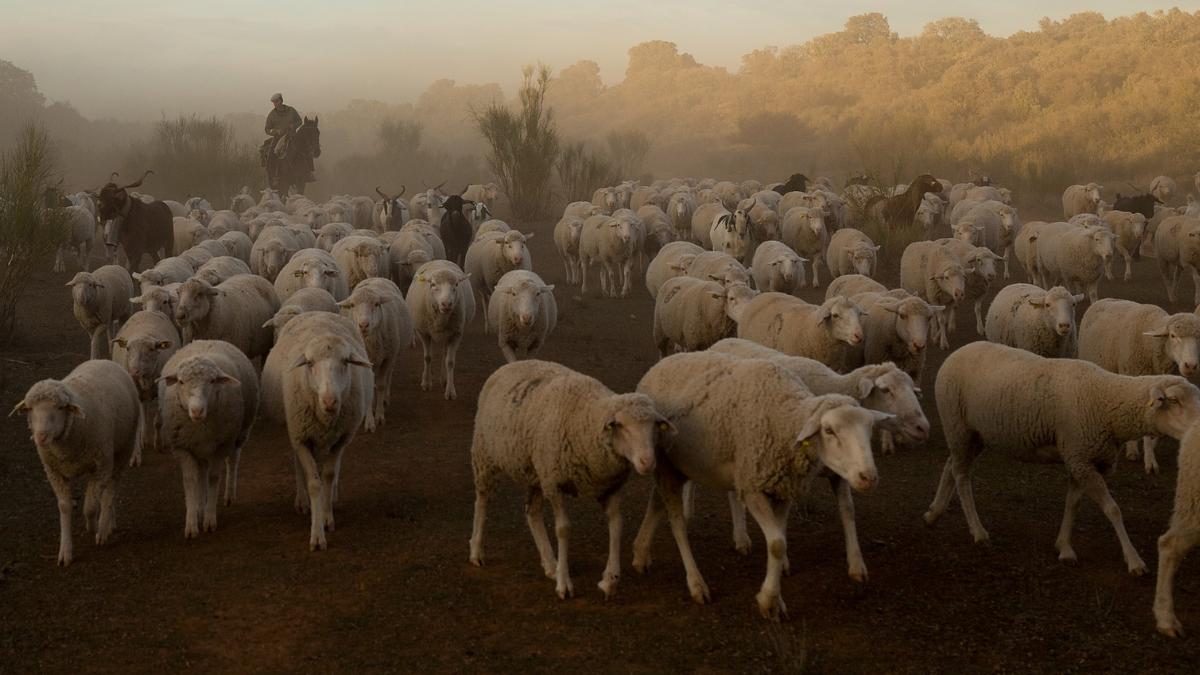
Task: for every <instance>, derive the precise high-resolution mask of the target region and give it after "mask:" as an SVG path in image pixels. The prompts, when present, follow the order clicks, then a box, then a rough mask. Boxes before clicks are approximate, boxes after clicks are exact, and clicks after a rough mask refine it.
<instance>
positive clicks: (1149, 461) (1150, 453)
mask: <svg viewBox="0 0 1200 675" xmlns="http://www.w3.org/2000/svg"><path fill="white" fill-rule="evenodd" d="M1143 440H1144V441H1145V445H1146V473H1158V459H1157V458H1156V457H1155V456H1154V449H1155V448H1156V447H1158V436H1146V437H1145V439H1143ZM1134 443H1135V444H1136V443H1137V441H1134Z"/></svg>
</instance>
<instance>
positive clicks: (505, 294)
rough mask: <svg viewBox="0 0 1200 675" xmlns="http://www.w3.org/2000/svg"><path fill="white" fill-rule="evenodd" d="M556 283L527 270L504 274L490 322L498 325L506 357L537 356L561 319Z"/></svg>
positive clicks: (493, 300) (493, 294) (496, 292)
mask: <svg viewBox="0 0 1200 675" xmlns="http://www.w3.org/2000/svg"><path fill="white" fill-rule="evenodd" d="M553 291H554V286H547V285H546V283H545V282H543V281H542V278H541V277H539V276H538V275H536V274H534V273H533V272H530V271H527V270H513V271H511V272H508V273H506V274H505V275H504V276H502V277H500V281H499V283H497V284H496V290H495V292H494V293H492V301H491V302H490V303H489V304H488V308H487V311H488V313H489V314H490V316H489V317H488V323H489V324H491V325H492V327H494V328H495V329H496V335H497V339H498V341H499V343H500V351H501V352H503V353H504V360H505V361H507V362H508V363H512V362H513V361H516V360H518V359H526V358H529V359H535V358H537V353H538V350H539V349H541V347H542V345H543V344H545V343H546V338H547V337H548V336H549V335H550V332H551V331H553V330H554V326H555V324H557V323H558V303H557V302H556V301H555V299H554V292H553Z"/></svg>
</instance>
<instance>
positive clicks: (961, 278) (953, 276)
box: [930, 263, 974, 302]
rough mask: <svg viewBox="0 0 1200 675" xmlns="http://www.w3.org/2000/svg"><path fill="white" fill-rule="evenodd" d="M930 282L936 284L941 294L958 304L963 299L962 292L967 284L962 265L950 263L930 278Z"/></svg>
mask: <svg viewBox="0 0 1200 675" xmlns="http://www.w3.org/2000/svg"><path fill="white" fill-rule="evenodd" d="M972 271H974V270H972ZM930 280H931V281H933V282H935V283H937V285H938V287H939V288H941V289H942V292H943V293H945V294H946V295H948V296H950V297H951V298H954V301H955V302H958V301H959V300H962V299H963V291H964V289H965V288H966V283H967V270H965V269H963V267H962V265H959V264H957V263H950V264H948V265H946V266H945V267H943V268H942V270H941V271H940V272H938V273H937V274H935V275H933V276H932V277H930Z"/></svg>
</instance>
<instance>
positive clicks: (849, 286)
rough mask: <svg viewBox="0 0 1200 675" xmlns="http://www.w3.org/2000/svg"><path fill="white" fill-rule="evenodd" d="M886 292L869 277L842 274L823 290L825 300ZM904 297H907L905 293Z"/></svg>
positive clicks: (881, 285)
mask: <svg viewBox="0 0 1200 675" xmlns="http://www.w3.org/2000/svg"><path fill="white" fill-rule="evenodd" d="M887 292H888V287H887V286H884V285H883V284H881V283H879V282H878V281H875V280H874V279H872V278H871V277H865V276H863V275H861V274H843V275H842V276H840V277H838V278H836V279H834V280H833V281H831V282H829V287H828V288H826V289H825V299H826V300H828V299H830V298H833V297H836V296H839V295H844V296H846V297H847V298H848V297H850V296H852V295H858V294H859V293H883V294H886V293H887ZM905 295H908V293H907V292H906V293H905Z"/></svg>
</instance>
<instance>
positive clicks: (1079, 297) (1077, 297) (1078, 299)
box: [1071, 293, 1083, 303]
mask: <svg viewBox="0 0 1200 675" xmlns="http://www.w3.org/2000/svg"><path fill="white" fill-rule="evenodd" d="M1071 299H1072V300H1074V301H1075V302H1076V303H1080V302H1083V293H1080V294H1079V295H1072V296H1071Z"/></svg>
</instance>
